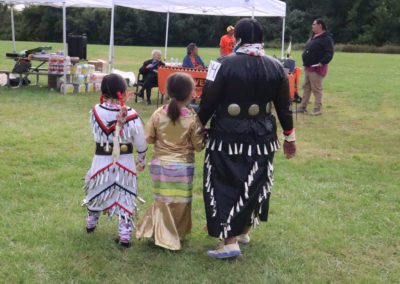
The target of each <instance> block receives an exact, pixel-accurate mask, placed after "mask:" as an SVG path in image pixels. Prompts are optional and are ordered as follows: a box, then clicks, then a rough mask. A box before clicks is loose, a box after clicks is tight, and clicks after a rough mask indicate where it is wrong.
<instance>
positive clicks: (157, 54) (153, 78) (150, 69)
mask: <svg viewBox="0 0 400 284" xmlns="http://www.w3.org/2000/svg"><path fill="white" fill-rule="evenodd" d="M151 57H152V59H149V60H146V61H145V62H143V66H142V67H140V69H139V73H140V74H143V87H142V89H141V90H140V91H139V92H138V93H137V94H136V95H137V96H139V97H141V98H143V97H144V90H146V97H147V104H148V105H149V104H151V100H150V97H151V88H154V87H157V85H158V84H157V72H158V71H157V70H158V67H159V66H164V65H165V64H164V62H162V61H161V51H159V50H153V51H152V52H151Z"/></svg>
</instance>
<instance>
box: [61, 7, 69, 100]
mask: <svg viewBox="0 0 400 284" xmlns="http://www.w3.org/2000/svg"><path fill="white" fill-rule="evenodd" d="M62 3H63V45H64V72H63V73H64V95H66V94H67V56H68V47H67V3H66V1H65V0H63V2H62Z"/></svg>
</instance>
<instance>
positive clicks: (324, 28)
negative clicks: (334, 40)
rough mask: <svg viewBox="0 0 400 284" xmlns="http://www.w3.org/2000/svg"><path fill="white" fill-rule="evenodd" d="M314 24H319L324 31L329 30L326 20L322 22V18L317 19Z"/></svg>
mask: <svg viewBox="0 0 400 284" xmlns="http://www.w3.org/2000/svg"><path fill="white" fill-rule="evenodd" d="M314 22H317V24H318V25H321V27H322V30H324V31H327V30H328V29H327V27H326V24H325V22H324V20H322V19H321V18H318V19H315V20H314Z"/></svg>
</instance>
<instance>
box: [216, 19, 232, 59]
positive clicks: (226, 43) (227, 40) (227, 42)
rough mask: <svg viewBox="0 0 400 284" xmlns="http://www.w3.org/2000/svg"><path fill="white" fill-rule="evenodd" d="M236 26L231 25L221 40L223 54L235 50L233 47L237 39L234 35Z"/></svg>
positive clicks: (220, 50)
mask: <svg viewBox="0 0 400 284" xmlns="http://www.w3.org/2000/svg"><path fill="white" fill-rule="evenodd" d="M234 31H235V28H234V27H232V26H229V27H227V28H226V32H227V33H226V34H224V35H223V36H222V37H221V39H220V41H219V46H220V48H219V53H220V55H221V56H224V55H228V54H231V53H232V52H233V48H234V47H235V44H236V40H235V36H234V35H233V33H234Z"/></svg>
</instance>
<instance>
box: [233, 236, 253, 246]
mask: <svg viewBox="0 0 400 284" xmlns="http://www.w3.org/2000/svg"><path fill="white" fill-rule="evenodd" d="M236 239H237V241H238V243H239V244H241V245H248V244H249V243H250V236H249V234H241V235H239V236H237V237H236Z"/></svg>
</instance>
